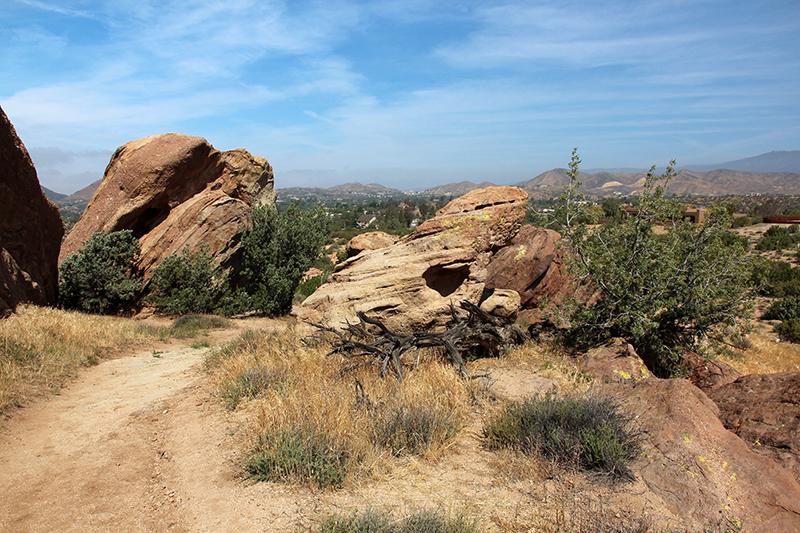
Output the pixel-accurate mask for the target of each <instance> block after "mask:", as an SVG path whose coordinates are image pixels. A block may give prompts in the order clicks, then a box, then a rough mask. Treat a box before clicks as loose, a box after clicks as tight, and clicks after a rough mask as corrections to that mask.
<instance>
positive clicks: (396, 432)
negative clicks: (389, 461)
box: [372, 404, 461, 455]
mask: <svg viewBox="0 0 800 533" xmlns="http://www.w3.org/2000/svg"><path fill="white" fill-rule="evenodd" d="M460 429H461V420H460V419H459V418H458V417H457V416H456V415H455V413H454V412H453V410H452V409H446V408H443V407H440V406H437V405H433V404H425V405H417V406H414V407H405V406H402V405H400V406H396V407H394V408H392V409H390V410H389V411H388V412H378V413H376V414H375V416H374V417H373V421H372V440H373V442H374V443H375V444H378V445H379V446H383V447H384V448H388V449H390V450H391V451H392V453H393V454H394V455H404V454H411V455H419V454H423V453H425V452H426V451H428V450H429V449H430V448H431V447H434V446H441V445H443V444H445V443H446V442H448V441H450V440H451V439H452V438H453V437H455V436H456V434H458V431H459V430H460Z"/></svg>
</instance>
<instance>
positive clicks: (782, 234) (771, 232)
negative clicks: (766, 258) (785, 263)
mask: <svg viewBox="0 0 800 533" xmlns="http://www.w3.org/2000/svg"><path fill="white" fill-rule="evenodd" d="M798 242H800V235H797V229H796V228H795V229H794V231H792V230H790V228H787V227H784V226H770V227H769V229H768V230H767V231H766V232H765V233H764V236H763V237H761V240H759V241H758V244H756V250H759V251H766V250H785V249H787V248H796V247H797V243H798Z"/></svg>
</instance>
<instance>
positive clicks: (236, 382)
mask: <svg viewBox="0 0 800 533" xmlns="http://www.w3.org/2000/svg"><path fill="white" fill-rule="evenodd" d="M329 349H330V347H329V346H316V347H310V346H306V345H303V343H302V342H301V340H300V339H299V337H298V336H297V335H296V333H295V332H294V330H293V329H286V330H283V331H278V332H269V333H267V332H245V333H243V334H242V335H241V336H240V337H239V338H238V339H237V340H235V341H233V342H232V343H230V344H229V345H227V346H225V347H222V348H220V349H218V350H215V351H214V352H213V353H212V354H211V355H210V356H209V358H208V360H207V362H206V367H207V370H208V371H209V373H210V374H211V378H212V380H213V381H214V382H215V384H216V388H217V390H218V391H219V394H220V396H221V397H223V398H225V399H226V400H227V402H228V405H229V406H230V407H231V408H238V409H243V410H248V411H252V412H255V413H256V414H257V416H256V417H255V418H256V422H255V425H254V427H252V428H251V429H250V438H249V440H250V442H251V450H250V454H249V455H250V457H251V458H252V457H255V456H256V455H259V454H260V455H261V456H262V457H264V454H273V455H274V456H276V457H277V456H278V455H280V457H286V455H287V453H288V452H285V451H282V452H279V451H278V450H275V449H265V446H266V447H267V448H269V447H270V446H272V447H273V448H274V446H273V445H272V444H270V443H274V442H276V439H275V438H274V436H275V434H276V433H281V432H282V433H283V434H287V433H290V434H294V435H300V434H302V435H306V436H309V438H308V439H305V440H308V441H311V440H315V441H317V442H318V441H319V440H323V441H325V442H327V443H329V446H330V447H331V448H332V449H334V448H335V449H337V450H346V453H345V455H346V456H347V461H346V464H345V468H346V470H347V472H346V474H347V475H346V478H347V479H349V480H356V479H364V478H369V477H377V478H380V477H382V476H384V475H386V473H387V472H388V471H389V470H391V468H392V465H393V461H394V460H395V459H394V458H395V457H399V456H404V455H407V454H412V455H414V456H415V457H421V458H424V459H427V460H435V459H436V458H438V457H439V456H440V455H441V454H442V453H444V452H445V451H446V450H447V449H448V448H449V446H451V444H452V442H453V440H454V439H455V436H456V435H457V434H458V432H459V431H460V430H461V428H462V427H463V426H464V421H465V419H466V415H467V412H468V410H469V406H470V404H471V402H472V398H473V396H474V393H473V392H474V391H472V387H474V384H473V383H468V382H465V381H464V380H462V379H460V378H459V377H458V375H457V374H456V372H455V371H454V370H453V369H452V367H451V366H450V365H448V364H444V363H441V362H439V361H436V360H434V358H425V357H423V358H421V359H422V360H421V362H420V365H419V366H418V367H417V368H416V369H415V370H413V371H411V372H409V373H408V374H407V375H406V378H405V379H404V380H403V382H398V381H397V380H396V379H394V378H393V377H387V378H383V379H382V378H380V376H379V375H378V373H377V372H376V371H375V369H373V368H369V367H368V368H361V369H359V370H357V371H354V372H351V373H346V374H344V375H340V372H339V370H340V368H341V367H342V366H343V365H344V364H345V361H344V360H342V359H340V358H339V357H338V356H326V355H325V354H326V353H327V352H328V351H329ZM311 436H313V439H312V438H311ZM296 440H297V439H296ZM299 440H303V439H299ZM265 443H266V444H265ZM293 446H294V445H293ZM296 455H297V456H301V455H302V453H298V454H296ZM271 461H272V460H271V459H270V460H269V461H266V463H270V464H272V463H271ZM300 470H302V469H300ZM290 481H294V482H298V483H300V484H309V485H312V486H315V483H314V482H313V480H303V479H293V480H290Z"/></svg>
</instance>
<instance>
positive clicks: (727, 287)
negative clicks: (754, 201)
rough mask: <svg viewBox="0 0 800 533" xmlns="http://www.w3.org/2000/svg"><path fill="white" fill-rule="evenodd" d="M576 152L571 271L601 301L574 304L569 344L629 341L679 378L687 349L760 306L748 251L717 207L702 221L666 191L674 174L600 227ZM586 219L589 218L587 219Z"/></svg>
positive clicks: (562, 211)
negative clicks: (687, 213) (754, 297)
mask: <svg viewBox="0 0 800 533" xmlns="http://www.w3.org/2000/svg"><path fill="white" fill-rule="evenodd" d="M579 163H580V158H579V157H578V155H577V150H575V151H573V153H572V161H571V162H570V165H569V166H570V170H569V172H568V174H569V177H570V182H569V185H567V186H566V187H565V191H564V193H563V194H562V197H561V201H560V204H559V207H558V214H559V216H558V217H557V219H559V220H563V227H562V232H563V236H564V239H565V244H566V246H567V247H568V249H569V252H570V253H569V254H567V256H568V260H569V263H570V269H571V271H572V273H573V274H574V275H575V276H576V278H577V279H578V281H579V282H582V283H588V284H591V286H592V287H594V288H595V289H596V291H597V296H598V297H597V298H596V300H595V301H594V302H593V303H591V304H588V305H582V304H580V305H578V304H577V303H576V302H572V303H571V305H568V306H566V311H567V314H568V315H569V321H570V325H571V332H570V333H571V335H570V338H571V340H573V341H574V342H576V343H578V344H584V345H591V344H594V343H597V342H600V341H603V340H605V339H607V338H610V337H624V338H626V339H627V340H628V341H629V342H630V343H631V344H633V345H634V347H635V348H636V350H637V352H638V353H639V354H640V355H641V356H642V357H643V358H644V359H645V360H646V362H648V364H650V365H651V366H652V367H653V368H654V370H656V371H658V372H660V373H662V374H665V375H671V374H672V373H673V372H674V371H675V370H676V369H678V368H679V367H680V362H681V361H682V358H683V354H684V353H685V352H686V351H687V350H693V351H702V350H703V349H704V348H705V347H706V346H707V345H708V343H709V341H711V342H713V341H716V340H721V339H722V337H723V331H724V330H725V328H727V327H729V326H735V327H740V328H741V327H743V325H744V323H745V321H744V320H743V319H745V318H746V317H748V316H749V315H750V311H751V308H752V304H751V298H750V291H749V283H748V281H749V279H750V271H751V259H750V255H749V249H748V247H747V245H746V244H745V243H744V242H742V240H740V239H736V238H733V237H732V236H731V235H730V225H731V214H730V210H729V209H728V208H727V207H725V206H712V207H711V208H710V209H709V211H708V216H707V217H706V219H705V220H704V221H703V222H701V223H700V224H697V225H694V224H692V223H691V222H690V221H689V220H686V219H685V218H684V216H683V213H684V211H685V207H684V206H683V205H682V204H681V203H680V202H679V201H678V200H676V199H674V198H666V197H665V191H666V189H667V186H668V184H669V182H670V180H671V179H672V178H673V177H674V176H675V170H674V167H673V165H674V162H673V163H672V164H671V165H670V166H668V167H667V170H666V172H665V173H664V174H661V175H656V174H655V173H654V170H655V167H653V169H651V170H650V172H648V174H647V178H646V180H645V183H644V186H643V188H642V190H641V193H640V195H639V200H638V203H637V205H636V209H635V212H634V213H633V214H629V215H628V216H624V217H620V218H619V219H618V220H615V221H612V222H610V223H607V224H603V225H601V226H599V227H595V226H594V225H592V224H590V223H588V222H592V221H593V220H592V219H591V217H590V213H589V212H588V211H587V205H586V202H585V201H584V200H583V195H582V194H580V192H579V189H580V186H581V183H580V182H579V181H578V179H577V178H578V172H579V171H578V165H579ZM587 218H588V222H587Z"/></svg>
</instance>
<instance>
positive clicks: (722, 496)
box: [597, 378, 800, 533]
mask: <svg viewBox="0 0 800 533" xmlns="http://www.w3.org/2000/svg"><path fill="white" fill-rule="evenodd" d="M597 392H598V393H599V394H603V395H612V396H614V397H616V398H617V399H619V400H620V401H621V403H622V405H623V406H624V407H625V409H626V410H627V411H628V412H630V413H631V414H632V415H633V416H634V417H635V420H636V424H637V425H638V426H639V428H640V429H641V430H642V435H643V440H644V442H643V453H642V454H641V455H640V456H639V458H638V459H636V460H635V461H634V462H633V464H632V465H631V470H632V471H633V472H634V474H635V476H636V482H637V483H644V484H645V485H646V487H647V489H648V490H649V491H650V492H652V493H654V494H655V495H658V497H659V498H660V499H661V500H662V503H663V505H664V506H665V507H666V508H667V509H668V510H669V511H670V512H671V513H673V514H675V515H677V516H681V517H683V519H684V520H685V521H686V523H687V524H692V523H694V524H696V525H697V526H699V527H705V526H706V525H707V524H708V523H709V522H710V521H716V520H719V519H722V518H737V519H739V520H741V519H743V518H744V519H745V529H744V530H745V531H770V532H785V533H789V532H794V531H800V485H798V483H797V481H796V480H795V478H794V476H792V474H791V473H790V472H789V471H788V470H786V469H784V468H782V467H781V466H779V465H778V464H777V463H775V462H774V461H772V460H771V459H769V458H767V457H764V456H762V455H760V454H757V453H755V452H753V451H752V450H751V449H750V447H749V446H748V445H747V443H746V442H744V441H743V440H742V439H740V438H739V437H737V436H736V435H734V434H733V433H731V432H730V431H728V430H726V429H725V427H724V426H723V425H722V422H720V420H719V418H718V415H719V414H720V411H719V409H718V408H717V406H716V405H715V403H714V402H713V401H711V400H710V399H709V398H708V397H707V396H706V395H705V394H704V393H703V392H702V391H701V390H700V389H698V388H697V387H695V386H694V385H692V384H691V383H690V382H689V381H687V380H682V379H670V380H662V379H656V378H651V379H645V380H641V381H638V382H636V383H635V384H634V385H630V384H628V383H615V384H606V385H601V386H600V387H598V388H597Z"/></svg>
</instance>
